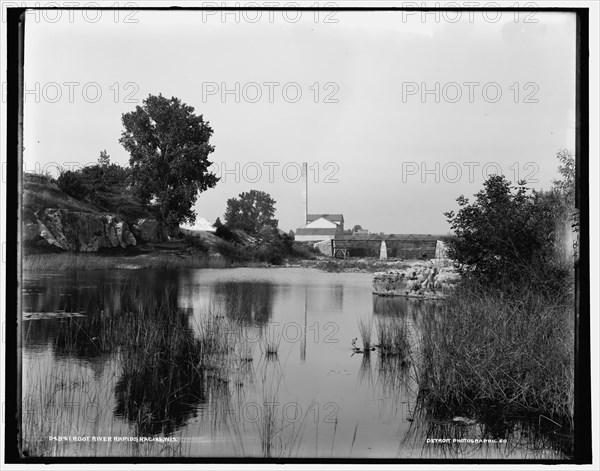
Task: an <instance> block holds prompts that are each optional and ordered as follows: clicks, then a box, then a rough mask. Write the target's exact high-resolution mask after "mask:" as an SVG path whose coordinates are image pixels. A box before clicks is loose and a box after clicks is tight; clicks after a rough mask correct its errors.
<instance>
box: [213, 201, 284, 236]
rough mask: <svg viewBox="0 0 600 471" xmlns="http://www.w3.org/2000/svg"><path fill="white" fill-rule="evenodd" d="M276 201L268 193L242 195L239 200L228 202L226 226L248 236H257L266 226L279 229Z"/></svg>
mask: <svg viewBox="0 0 600 471" xmlns="http://www.w3.org/2000/svg"><path fill="white" fill-rule="evenodd" d="M275 203H276V201H275V200H274V199H273V198H271V196H270V195H269V194H268V193H265V192H264V191H260V190H250V191H249V192H243V193H240V195H239V198H230V199H228V200H227V208H226V210H225V224H226V225H227V226H228V227H229V228H230V229H241V230H243V231H244V232H246V233H247V234H250V235H257V234H258V233H259V232H260V231H261V230H262V229H263V228H264V227H265V226H266V227H269V228H277V223H278V221H277V219H275V218H274V217H273V216H274V215H275Z"/></svg>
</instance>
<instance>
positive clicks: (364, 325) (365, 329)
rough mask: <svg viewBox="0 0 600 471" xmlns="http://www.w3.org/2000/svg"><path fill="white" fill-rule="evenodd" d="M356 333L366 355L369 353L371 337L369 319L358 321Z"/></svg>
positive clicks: (370, 320) (371, 323) (371, 331)
mask: <svg viewBox="0 0 600 471" xmlns="http://www.w3.org/2000/svg"><path fill="white" fill-rule="evenodd" d="M358 331H359V332H360V338H361V340H362V344H363V350H364V351H365V353H366V354H368V353H369V352H370V351H371V337H372V335H373V321H372V319H371V318H369V319H359V320H358Z"/></svg>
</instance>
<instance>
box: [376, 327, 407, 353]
mask: <svg viewBox="0 0 600 471" xmlns="http://www.w3.org/2000/svg"><path fill="white" fill-rule="evenodd" d="M375 329H376V331H377V342H378V344H377V347H378V348H379V355H380V356H382V357H384V356H399V357H403V358H408V357H409V356H410V353H411V347H410V338H409V331H408V324H407V322H406V319H405V318H402V317H391V318H383V319H378V320H377V321H376V323H375Z"/></svg>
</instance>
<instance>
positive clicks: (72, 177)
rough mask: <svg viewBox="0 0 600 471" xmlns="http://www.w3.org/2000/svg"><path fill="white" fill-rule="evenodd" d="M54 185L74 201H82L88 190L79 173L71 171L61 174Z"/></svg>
mask: <svg viewBox="0 0 600 471" xmlns="http://www.w3.org/2000/svg"><path fill="white" fill-rule="evenodd" d="M56 183H57V184H58V187H59V188H60V189H61V190H62V191H64V192H65V193H66V194H67V195H69V196H72V197H73V198H76V199H84V198H85V197H86V195H87V194H88V193H89V189H88V187H87V186H86V185H85V180H84V178H83V176H82V175H81V173H80V172H72V171H71V170H67V171H66V172H61V174H60V176H59V177H58V179H57V180H56Z"/></svg>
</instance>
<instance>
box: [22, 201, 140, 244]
mask: <svg viewBox="0 0 600 471" xmlns="http://www.w3.org/2000/svg"><path fill="white" fill-rule="evenodd" d="M35 217H36V220H37V228H36V227H35V223H32V222H31V221H30V222H28V223H27V224H26V227H24V237H25V238H26V240H29V241H33V240H34V239H36V240H37V241H38V242H39V241H43V242H45V243H46V244H48V245H52V246H55V247H58V248H61V249H63V250H69V251H74V252H96V251H98V250H99V249H101V248H105V247H106V248H111V247H123V248H125V247H127V246H132V245H137V241H136V239H135V237H134V236H133V234H132V233H131V231H130V229H129V225H128V224H127V222H125V221H124V220H123V219H122V218H121V217H120V216H117V215H115V214H106V213H92V212H83V211H71V210H68V209H56V208H46V209H42V210H39V211H37V212H36V213H35ZM36 232H37V235H36Z"/></svg>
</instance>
